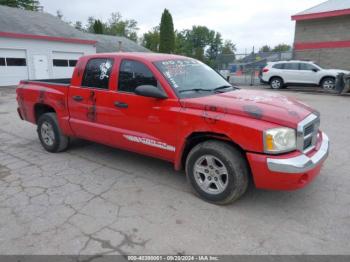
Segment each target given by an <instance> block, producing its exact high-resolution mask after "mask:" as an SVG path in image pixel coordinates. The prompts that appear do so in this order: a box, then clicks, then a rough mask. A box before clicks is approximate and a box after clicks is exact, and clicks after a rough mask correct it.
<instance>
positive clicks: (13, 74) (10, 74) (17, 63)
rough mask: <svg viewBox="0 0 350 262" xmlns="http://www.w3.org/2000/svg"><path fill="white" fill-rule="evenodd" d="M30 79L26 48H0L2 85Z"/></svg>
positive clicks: (0, 77)
mask: <svg viewBox="0 0 350 262" xmlns="http://www.w3.org/2000/svg"><path fill="white" fill-rule="evenodd" d="M26 79H28V66H27V56H26V51H25V50H17V49H0V86H8V85H17V84H18V82H19V81H20V80H26Z"/></svg>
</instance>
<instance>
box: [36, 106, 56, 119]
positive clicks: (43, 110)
mask: <svg viewBox="0 0 350 262" xmlns="http://www.w3.org/2000/svg"><path fill="white" fill-rule="evenodd" d="M45 113H56V110H55V109H54V108H53V107H52V106H50V105H47V104H43V103H37V104H35V105H34V118H35V119H34V120H35V123H38V120H39V118H40V116H42V115H43V114H45Z"/></svg>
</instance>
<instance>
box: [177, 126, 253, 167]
mask: <svg viewBox="0 0 350 262" xmlns="http://www.w3.org/2000/svg"><path fill="white" fill-rule="evenodd" d="M208 140H218V141H223V142H226V143H228V144H230V145H231V146H233V147H235V148H236V149H238V150H239V151H240V152H241V153H242V155H243V156H244V157H245V159H246V160H247V158H246V153H245V151H244V150H243V148H242V147H241V146H240V145H238V144H237V143H235V142H234V141H233V140H232V139H231V138H229V137H228V136H226V135H225V134H220V133H215V132H193V133H191V134H190V135H188V136H187V137H186V139H185V141H184V143H183V147H182V150H181V153H180V156H179V157H178V159H177V161H176V162H175V169H176V170H181V169H183V168H184V167H185V164H186V159H187V156H188V154H189V152H190V151H191V149H192V148H193V147H195V146H196V145H198V144H199V143H202V142H205V141H208Z"/></svg>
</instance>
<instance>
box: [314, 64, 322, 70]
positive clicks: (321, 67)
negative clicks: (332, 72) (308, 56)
mask: <svg viewBox="0 0 350 262" xmlns="http://www.w3.org/2000/svg"><path fill="white" fill-rule="evenodd" d="M313 64H314V65H316V66H318V67H319V68H320V69H323V68H322V67H321V66H320V65H319V64H316V63H313Z"/></svg>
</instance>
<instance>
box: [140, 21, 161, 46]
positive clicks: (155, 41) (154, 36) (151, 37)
mask: <svg viewBox="0 0 350 262" xmlns="http://www.w3.org/2000/svg"><path fill="white" fill-rule="evenodd" d="M141 44H142V45H143V46H144V47H146V48H147V49H149V50H151V51H153V52H158V51H159V26H156V27H154V28H153V29H152V30H150V31H148V32H147V33H144V34H143V37H142V41H141Z"/></svg>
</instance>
